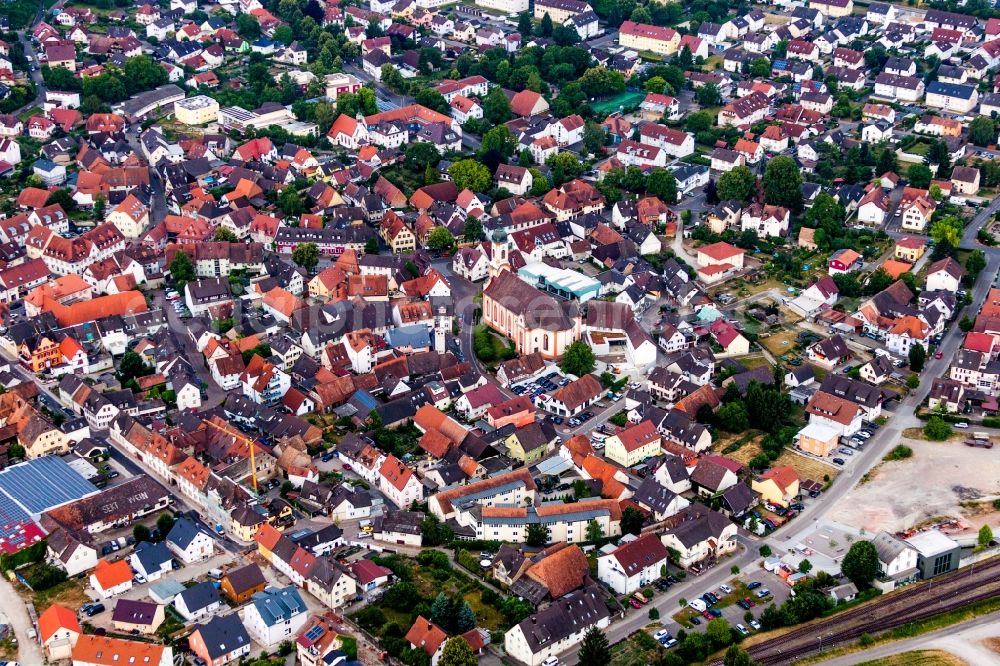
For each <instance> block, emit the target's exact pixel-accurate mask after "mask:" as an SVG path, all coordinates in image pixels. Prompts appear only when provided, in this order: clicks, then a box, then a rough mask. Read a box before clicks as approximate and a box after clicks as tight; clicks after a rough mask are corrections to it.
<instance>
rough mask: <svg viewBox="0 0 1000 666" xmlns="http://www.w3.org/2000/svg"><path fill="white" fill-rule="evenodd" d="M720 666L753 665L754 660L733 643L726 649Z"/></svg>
mask: <svg viewBox="0 0 1000 666" xmlns="http://www.w3.org/2000/svg"><path fill="white" fill-rule="evenodd" d="M747 612H748V613H749V612H750V611H747ZM752 616H753V614H752V613H751V617H752ZM748 621H749V620H748ZM722 666H754V662H753V660H752V659H751V658H750V654H749V653H748V652H747V651H746V650H744V649H743V648H741V647H740V646H738V645H733V646H730V648H729V649H728V650H726V656H725V657H723V658H722Z"/></svg>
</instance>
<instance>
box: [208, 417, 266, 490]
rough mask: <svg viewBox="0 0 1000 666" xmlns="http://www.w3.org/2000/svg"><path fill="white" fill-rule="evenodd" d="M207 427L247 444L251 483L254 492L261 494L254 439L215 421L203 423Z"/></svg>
mask: <svg viewBox="0 0 1000 666" xmlns="http://www.w3.org/2000/svg"><path fill="white" fill-rule="evenodd" d="M202 423H204V424H205V425H210V426H212V427H213V428H218V429H219V430H221V431H222V432H224V433H226V434H227V435H229V436H230V437H232V438H234V439H235V440H236V441H238V442H245V443H246V444H247V447H248V448H249V449H250V481H251V483H253V492H254V494H255V495H257V494H259V492H258V491H257V465H256V464H255V463H254V457H253V450H254V448H255V447H256V442H255V441H254V439H253V438H251V437H247V436H246V435H244V434H243V433H242V432H240V431H238V430H233V429H232V428H229V427H228V426H224V425H222V424H221V423H216V422H215V421H208V420H204V421H202Z"/></svg>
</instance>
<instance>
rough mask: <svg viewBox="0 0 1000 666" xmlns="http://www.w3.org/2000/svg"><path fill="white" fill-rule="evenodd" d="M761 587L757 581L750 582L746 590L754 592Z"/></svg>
mask: <svg viewBox="0 0 1000 666" xmlns="http://www.w3.org/2000/svg"><path fill="white" fill-rule="evenodd" d="M761 585H762V583H761V582H760V581H759V580H752V581H750V582H749V583H747V589H748V590H756V589H757V588H758V587H760V586H761Z"/></svg>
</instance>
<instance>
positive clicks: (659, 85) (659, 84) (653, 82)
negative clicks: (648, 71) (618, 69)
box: [643, 76, 667, 94]
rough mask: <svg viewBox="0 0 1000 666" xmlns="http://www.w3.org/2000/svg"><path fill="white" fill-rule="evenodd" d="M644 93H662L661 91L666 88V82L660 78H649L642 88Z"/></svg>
mask: <svg viewBox="0 0 1000 666" xmlns="http://www.w3.org/2000/svg"><path fill="white" fill-rule="evenodd" d="M643 87H644V88H645V89H646V92H651V93H657V94H661V93H663V89H664V88H666V87H667V80H666V79H664V78H663V77H662V76H651V77H649V78H648V79H647V80H646V85H645V86H643Z"/></svg>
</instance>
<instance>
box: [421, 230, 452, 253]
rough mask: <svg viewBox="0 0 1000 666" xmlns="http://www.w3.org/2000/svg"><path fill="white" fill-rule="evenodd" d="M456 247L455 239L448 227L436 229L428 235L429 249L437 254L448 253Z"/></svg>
mask: <svg viewBox="0 0 1000 666" xmlns="http://www.w3.org/2000/svg"><path fill="white" fill-rule="evenodd" d="M453 247H455V237H454V236H453V235H452V234H451V232H450V231H448V227H434V228H433V229H431V232H430V233H429V234H427V248H428V249H429V250H434V251H435V252H448V251H449V250H451V249H452V248H453Z"/></svg>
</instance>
